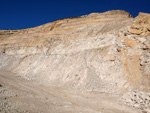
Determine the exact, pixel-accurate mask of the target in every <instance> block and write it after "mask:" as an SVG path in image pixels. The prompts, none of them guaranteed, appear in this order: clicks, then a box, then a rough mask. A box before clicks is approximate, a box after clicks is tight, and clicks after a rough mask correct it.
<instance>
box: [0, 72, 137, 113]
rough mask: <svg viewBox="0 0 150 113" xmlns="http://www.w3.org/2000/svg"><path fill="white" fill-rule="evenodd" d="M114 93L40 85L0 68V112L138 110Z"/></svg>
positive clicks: (111, 112)
mask: <svg viewBox="0 0 150 113" xmlns="http://www.w3.org/2000/svg"><path fill="white" fill-rule="evenodd" d="M117 98H118V97H117V96H112V95H108V94H104V93H97V92H92V93H85V92H75V91H70V90H65V89H62V88H56V87H52V86H46V85H42V84H39V83H36V82H33V81H27V80H24V79H22V78H20V77H17V76H14V75H13V74H11V73H9V72H4V71H0V112H2V113H3V112H4V113H5V112H6V113H16V112H19V113H22V112H25V113H139V112H140V111H138V110H136V109H133V108H130V107H127V106H124V105H122V104H120V103H119V102H117V101H116V100H117Z"/></svg>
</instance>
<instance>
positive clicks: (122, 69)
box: [0, 10, 150, 94]
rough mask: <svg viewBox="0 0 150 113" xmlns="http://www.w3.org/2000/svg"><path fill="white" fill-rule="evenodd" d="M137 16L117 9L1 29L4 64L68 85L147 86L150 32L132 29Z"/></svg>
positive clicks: (111, 89)
mask: <svg viewBox="0 0 150 113" xmlns="http://www.w3.org/2000/svg"><path fill="white" fill-rule="evenodd" d="M147 16H149V15H148V14H147ZM137 18H138V17H137ZM137 18H135V19H133V18H132V17H131V15H130V14H129V13H127V12H125V11H118V10H117V11H108V12H105V13H92V14H90V15H85V16H81V17H78V18H68V19H62V20H57V21H54V22H52V23H48V24H45V25H41V26H38V27H34V28H29V29H24V30H18V31H16V32H15V33H14V31H10V32H13V34H11V35H9V34H7V35H6V34H5V33H7V32H8V31H1V34H2V35H0V39H1V42H0V47H1V48H0V51H1V55H0V69H2V70H6V71H11V72H13V73H17V74H18V75H20V76H21V77H23V78H25V79H27V80H35V81H39V82H42V83H46V84H49V85H53V86H60V87H65V88H68V89H76V90H82V91H99V92H107V93H113V94H116V93H122V92H127V91H130V90H133V89H137V90H144V91H148V90H149V89H150V87H149V85H150V82H149V79H150V71H149V70H150V68H149V67H150V63H149V59H150V51H149V48H150V36H149V34H146V35H141V34H139V33H133V32H132V30H131V29H132V26H133V25H134V24H135V23H134V21H135V20H136V19H137ZM4 32H5V33H4Z"/></svg>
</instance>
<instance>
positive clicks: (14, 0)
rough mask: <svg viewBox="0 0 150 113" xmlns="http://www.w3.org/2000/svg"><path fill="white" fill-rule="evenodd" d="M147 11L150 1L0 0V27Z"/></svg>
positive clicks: (8, 27) (31, 25)
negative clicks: (103, 13) (90, 15)
mask: <svg viewBox="0 0 150 113" xmlns="http://www.w3.org/2000/svg"><path fill="white" fill-rule="evenodd" d="M118 9H119V10H125V11H127V12H129V13H130V14H131V15H132V16H133V17H135V16H137V15H138V13H139V12H145V13H150V0H0V11H1V13H0V14H1V15H0V29H23V28H29V27H35V26H39V25H42V24H45V23H48V22H52V21H54V20H57V19H61V18H68V17H77V16H82V15H86V14H89V13H92V12H100V13H101V12H105V11H108V10H118Z"/></svg>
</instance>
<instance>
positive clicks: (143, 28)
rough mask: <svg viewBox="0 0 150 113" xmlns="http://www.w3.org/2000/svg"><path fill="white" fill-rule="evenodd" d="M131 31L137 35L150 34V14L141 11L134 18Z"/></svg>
mask: <svg viewBox="0 0 150 113" xmlns="http://www.w3.org/2000/svg"><path fill="white" fill-rule="evenodd" d="M130 33H132V34H136V35H150V15H149V14H146V13H139V16H138V17H136V18H135V19H134V24H133V25H132V26H131V28H130Z"/></svg>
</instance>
